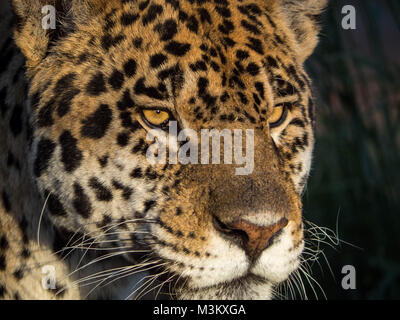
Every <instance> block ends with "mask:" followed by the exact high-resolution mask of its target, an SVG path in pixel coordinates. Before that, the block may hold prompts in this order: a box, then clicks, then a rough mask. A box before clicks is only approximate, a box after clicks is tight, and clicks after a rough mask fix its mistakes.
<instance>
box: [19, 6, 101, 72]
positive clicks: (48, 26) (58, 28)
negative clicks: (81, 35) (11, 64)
mask: <svg viewBox="0 0 400 320" xmlns="http://www.w3.org/2000/svg"><path fill="white" fill-rule="evenodd" d="M105 3H106V0H11V4H12V8H13V12H14V16H15V28H14V38H15V42H16V44H17V45H18V46H19V48H20V49H21V51H22V53H23V54H24V55H25V57H26V63H27V67H28V69H29V68H30V67H35V66H36V65H38V64H39V63H40V62H41V61H42V60H43V58H44V57H45V56H46V54H47V52H48V49H49V46H50V45H51V44H53V43H55V42H56V41H57V40H58V39H60V38H62V37H63V36H65V35H66V34H67V33H68V32H69V30H71V29H73V27H74V24H75V23H76V22H78V21H85V18H86V17H85V15H87V14H93V13H94V9H95V8H99V7H100V6H101V5H105ZM53 9H55V10H53ZM53 13H55V14H54V17H51V16H50V15H51V14H53ZM51 19H53V20H54V22H55V25H54V24H53V25H52V23H51V22H52V20H51ZM52 27H55V29H53V28H52Z"/></svg>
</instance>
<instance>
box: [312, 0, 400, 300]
mask: <svg viewBox="0 0 400 320" xmlns="http://www.w3.org/2000/svg"><path fill="white" fill-rule="evenodd" d="M346 4H353V5H354V6H355V7H356V9H357V30H343V29H342V27H341V19H342V17H343V15H342V14H341V9H342V7H343V6H344V5H346ZM323 24H324V27H323V31H322V35H321V42H320V44H319V47H318V49H317V50H316V52H315V54H314V55H313V56H312V58H311V59H310V61H309V62H308V63H307V65H306V69H307V71H308V72H309V74H310V76H311V77H312V79H313V83H314V94H315V97H316V105H317V107H316V112H317V115H318V117H317V135H316V139H317V140H316V145H315V147H316V148H315V153H314V164H313V170H312V173H311V177H310V180H309V184H308V186H307V190H306V192H305V195H304V217H305V219H306V220H309V221H312V222H314V223H316V224H317V225H318V226H322V227H328V228H331V229H333V230H334V231H335V232H337V235H338V237H339V239H341V240H343V241H344V242H341V244H340V245H338V246H334V247H335V249H331V248H330V247H329V246H328V245H323V244H322V247H323V248H324V254H325V255H326V257H327V260H328V262H329V265H330V267H331V270H332V272H331V271H330V269H329V267H328V264H327V263H325V262H324V258H323V256H322V255H321V256H320V260H319V263H320V264H321V267H319V266H318V264H317V263H314V265H313V267H312V269H313V276H314V278H315V279H316V280H317V281H318V282H319V284H320V285H321V287H322V288H323V289H324V291H325V294H326V297H327V298H328V299H399V298H400V236H399V234H400V192H399V191H400V97H399V95H400V90H399V89H400V64H399V61H400V50H399V48H400V43H396V41H394V42H393V39H390V38H389V37H390V36H393V35H394V36H395V37H396V35H398V34H399V33H398V32H399V30H400V2H399V1H398V0H387V1H382V0H363V1H339V0H336V1H335V0H331V3H330V7H329V9H328V10H327V11H326V14H325V17H324V22H323ZM388 30H389V31H390V34H389V33H388ZM397 41H398V42H400V38H398V39H397ZM389 45H390V46H389ZM393 50H397V51H396V52H397V55H396V53H395V54H394V52H393ZM396 57H397V59H396ZM349 243H350V244H351V245H350V244H349ZM352 245H354V246H357V247H360V248H362V249H358V248H356V247H354V246H352ZM344 265H353V266H354V267H355V269H356V272H357V273H356V283H357V289H356V290H343V289H342V287H341V280H342V277H343V275H342V274H341V270H342V267H343V266H344ZM307 291H308V297H309V298H313V297H314V295H313V293H312V290H311V288H310V286H308V289H307ZM318 298H319V299H321V298H324V296H323V294H322V293H321V291H319V294H318Z"/></svg>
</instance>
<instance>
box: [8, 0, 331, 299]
mask: <svg viewBox="0 0 400 320" xmlns="http://www.w3.org/2000/svg"><path fill="white" fill-rule="evenodd" d="M0 2H1V8H2V13H1V14H2V17H1V26H0V30H1V32H2V34H3V36H2V37H1V38H0V55H1V58H0V61H1V64H0V130H1V132H0V195H1V199H0V298H5V299H83V298H92V299H95V298H125V297H128V296H129V297H131V298H134V297H138V296H140V294H139V293H140V292H142V293H144V292H143V291H138V290H136V291H135V288H137V287H138V286H139V285H140V284H143V283H144V279H146V278H145V277H146V276H148V275H151V274H157V275H159V277H158V278H157V281H159V280H160V283H161V281H166V283H167V284H169V282H170V283H172V284H173V285H172V286H169V287H172V291H171V294H172V296H173V297H175V298H178V299H192V298H193V299H204V298H205V299H229V298H231V299H270V298H273V297H274V290H273V289H274V287H275V286H276V285H277V284H279V283H281V282H282V281H285V280H286V279H287V278H288V277H289V275H290V274H291V273H292V272H293V271H295V270H296V269H297V268H298V266H299V263H300V256H301V253H302V250H303V242H304V241H303V226H302V217H301V193H302V190H303V189H304V186H305V183H306V180H307V177H308V174H309V171H310V162H311V154H312V148H313V143H314V137H313V123H314V115H313V114H314V111H313V110H314V107H313V99H312V95H311V90H310V80H309V78H308V77H307V75H306V73H305V71H304V69H303V63H304V61H305V59H306V58H307V57H308V56H309V55H310V54H311V53H312V51H313V50H314V48H315V45H316V43H317V33H318V29H319V28H318V24H317V17H318V16H319V15H320V14H321V12H322V10H323V8H324V7H325V5H326V3H325V1H321V0H144V1H140V0H107V1H106V0H71V1H61V0H51V1H50V0H46V1H44V0H38V1H28V0H13V1H11V2H12V9H13V10H12V11H13V14H12V13H11V8H10V7H8V5H7V4H6V1H4V0H1V1H0ZM45 4H53V5H54V6H55V7H56V8H57V28H56V30H44V29H43V28H42V27H41V22H42V17H43V16H42V13H41V8H42V6H43V5H45ZM277 105H282V106H284V107H285V108H286V109H287V110H288V115H287V117H286V119H285V121H283V123H282V124H280V125H279V126H277V127H274V128H270V127H269V125H268V118H269V116H270V115H271V113H272V109H273V108H274V106H277ZM148 107H160V108H165V109H167V110H169V112H170V113H171V114H172V115H173V117H174V118H175V119H177V120H178V122H179V125H180V126H181V127H182V128H191V129H194V130H196V131H199V130H200V129H202V128H216V129H220V130H221V129H224V128H228V129H253V130H254V132H255V168H254V171H253V173H251V174H250V175H248V176H236V175H235V173H234V172H235V171H234V166H233V165H180V164H168V165H151V164H150V163H149V162H148V161H147V160H146V158H145V154H146V150H147V148H148V147H149V145H150V142H149V141H147V140H146V132H147V131H146V127H145V126H144V125H143V122H142V121H141V117H140V114H141V110H142V109H143V108H148ZM238 217H240V218H241V219H244V218H245V219H247V221H251V222H252V223H254V224H256V225H259V226H268V225H271V224H273V223H276V222H277V221H278V220H280V219H282V218H285V219H287V220H288V224H287V226H286V227H285V228H284V229H282V230H281V232H280V233H279V235H277V236H276V237H274V238H273V241H271V243H270V244H269V246H268V247H267V248H266V249H265V250H263V251H262V252H261V253H260V255H259V256H257V257H250V256H249V255H248V254H247V253H246V251H245V250H244V249H243V247H242V244H241V243H240V241H233V240H232V239H231V238H229V237H227V236H226V235H224V234H223V233H222V232H220V230H218V227H217V226H216V224H215V221H219V222H220V223H222V224H228V223H230V222H232V221H234V220H235V219H237V218H238ZM39 226H40V227H39ZM106 255H108V256H106ZM140 263H142V264H143V265H145V266H146V268H142V269H140V268H139V269H135V266H136V268H138V267H137V266H138V265H140ZM46 266H53V267H54V270H55V271H56V286H55V288H50V289H46V288H44V287H43V286H42V281H43V279H44V277H45V276H46V274H47V273H46V270H47V269H46ZM43 267H45V269H43ZM117 268H119V269H117ZM108 270H120V271H121V270H124V271H125V273H116V275H118V276H126V278H121V279H120V280H118V281H113V282H112V281H110V280H114V278H112V277H111V278H110V279H108V278H107V279H108V280H107V279H106V280H105V282H103V283H101V282H100V284H107V285H104V286H102V285H100V286H97V287H96V286H95V285H97V284H99V282H97V283H96V282H95V283H94V284H92V285H86V286H85V285H83V284H88V283H86V282H84V281H83V280H82V279H84V278H85V277H90V276H92V277H93V276H94V275H95V274H101V273H102V272H103V274H107V272H108ZM134 270H139V271H141V272H138V273H133V271H134ZM130 271H131V272H130ZM108 275H109V274H108ZM105 278H106V277H102V278H100V280H104V279H105ZM115 278H117V277H115ZM88 279H92V280H98V278H88ZM147 279H148V278H147ZM150 279H152V278H150ZM80 280H81V282H79V281H80ZM157 281H155V282H154V283H159V282H157ZM131 293H134V294H131Z"/></svg>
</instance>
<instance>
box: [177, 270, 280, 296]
mask: <svg viewBox="0 0 400 320" xmlns="http://www.w3.org/2000/svg"><path fill="white" fill-rule="evenodd" d="M275 285H276V284H274V283H273V282H271V281H269V280H267V279H264V278H261V277H258V276H256V275H254V274H248V275H246V276H244V277H240V278H238V279H235V280H232V281H230V282H223V283H219V284H216V285H213V286H208V287H202V288H190V287H183V288H181V289H179V290H177V292H176V298H177V299H179V300H271V299H273V298H274V294H273V292H274V290H273V287H274V286H275Z"/></svg>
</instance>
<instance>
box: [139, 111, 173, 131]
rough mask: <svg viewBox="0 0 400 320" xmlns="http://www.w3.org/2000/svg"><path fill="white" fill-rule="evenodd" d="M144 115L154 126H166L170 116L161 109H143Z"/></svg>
mask: <svg viewBox="0 0 400 320" xmlns="http://www.w3.org/2000/svg"><path fill="white" fill-rule="evenodd" d="M142 117H143V120H144V121H145V122H146V123H147V124H148V125H150V126H152V127H166V126H167V125H168V120H169V118H170V116H169V113H168V112H167V111H164V110H161V109H146V110H143V111H142Z"/></svg>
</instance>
